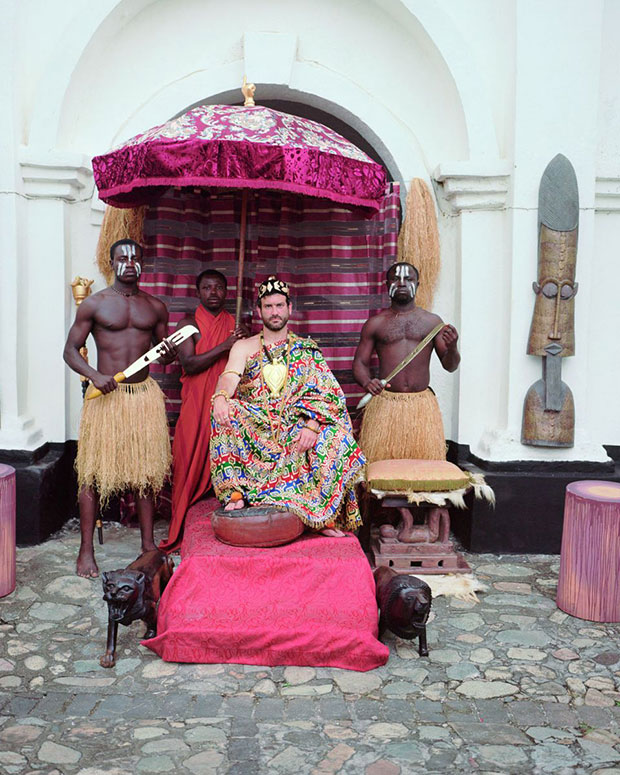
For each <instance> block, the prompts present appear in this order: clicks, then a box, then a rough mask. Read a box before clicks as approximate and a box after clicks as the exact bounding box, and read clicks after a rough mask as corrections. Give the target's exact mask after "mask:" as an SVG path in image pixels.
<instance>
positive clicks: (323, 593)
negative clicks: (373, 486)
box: [143, 500, 389, 671]
mask: <svg viewBox="0 0 620 775" xmlns="http://www.w3.org/2000/svg"><path fill="white" fill-rule="evenodd" d="M217 506H218V504H217V502H216V501H214V500H209V501H201V502H200V503H197V504H196V505H195V506H193V507H192V508H191V509H190V510H189V513H188V515H187V522H186V526H185V535H184V538H183V546H182V550H181V555H182V561H181V564H180V565H179V567H178V568H177V570H176V571H175V572H174V575H173V577H172V580H171V581H170V583H169V584H168V587H167V588H166V590H165V592H164V594H163V595H162V598H161V601H160V604H159V615H158V635H157V637H155V638H152V639H151V640H146V641H143V645H145V646H148V648H150V649H152V650H153V651H154V652H155V653H156V654H159V656H160V657H161V658H162V659H164V660H165V661H167V662H205V663H227V662H235V663H239V664H251V665H312V666H314V667H343V668H347V669H349V670H362V671H365V670H372V669H373V668H375V667H378V666H379V665H383V664H385V662H386V661H387V658H388V656H389V649H388V648H387V647H386V646H384V645H383V644H382V643H381V642H380V641H378V640H377V604H376V601H375V584H374V579H373V576H372V572H371V570H370V566H369V565H368V561H367V560H366V557H365V556H364V553H363V552H362V550H361V547H360V545H359V542H358V541H357V539H356V538H355V537H354V536H347V537H346V538H328V537H326V536H317V535H308V534H304V535H303V536H302V537H301V538H299V539H297V540H296V541H294V542H293V543H291V544H287V545H286V546H277V547H271V548H268V549H256V548H250V547H237V546H228V545H226V544H223V543H221V542H220V541H218V540H217V539H216V538H215V535H214V534H213V530H212V528H211V522H210V518H209V515H210V513H211V512H212V511H213V509H214V508H217Z"/></svg>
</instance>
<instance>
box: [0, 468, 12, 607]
mask: <svg viewBox="0 0 620 775" xmlns="http://www.w3.org/2000/svg"><path fill="white" fill-rule="evenodd" d="M14 589H15V469H14V468H12V467H11V466H7V465H4V464H3V463H0V597H4V596H5V595H10V594H11V592H12V591H13V590H14Z"/></svg>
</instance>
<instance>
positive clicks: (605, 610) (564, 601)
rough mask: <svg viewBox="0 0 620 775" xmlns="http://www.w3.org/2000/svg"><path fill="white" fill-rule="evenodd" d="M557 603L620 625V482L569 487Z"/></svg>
mask: <svg viewBox="0 0 620 775" xmlns="http://www.w3.org/2000/svg"><path fill="white" fill-rule="evenodd" d="M556 602H557V604H558V608H561V609H562V610H563V611H566V613H567V614H570V615H571V616H576V617H578V618H579V619H589V620H590V621H593V622H620V484H617V483H616V482H604V481H588V480H586V481H583V482H571V483H570V484H569V485H568V486H567V488H566V500H565V505H564V532H563V533H562V553H561V557H560V577H559V580H558V591H557V598H556Z"/></svg>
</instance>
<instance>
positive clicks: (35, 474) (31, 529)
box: [0, 441, 77, 546]
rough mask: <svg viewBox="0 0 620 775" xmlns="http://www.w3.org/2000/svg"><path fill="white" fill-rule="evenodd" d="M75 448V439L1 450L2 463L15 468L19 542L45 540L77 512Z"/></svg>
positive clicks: (0, 460)
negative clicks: (30, 449) (29, 448)
mask: <svg viewBox="0 0 620 775" xmlns="http://www.w3.org/2000/svg"><path fill="white" fill-rule="evenodd" d="M75 451H76V442H75V441H67V442H66V443H64V444H44V445H43V446H42V447H39V449H37V450H35V451H34V452H24V451H19V450H18V451H15V450H0V463H6V464H7V465H10V466H13V468H15V478H16V488H17V545H18V546H29V545H31V544H38V543H41V541H45V539H46V538H48V537H49V536H50V535H51V534H52V533H54V532H55V531H56V530H59V529H60V528H61V527H62V526H63V525H64V524H65V522H66V521H67V520H68V519H69V518H70V517H73V516H76V515H77V482H76V478H75V472H74V470H73V461H74V460H75Z"/></svg>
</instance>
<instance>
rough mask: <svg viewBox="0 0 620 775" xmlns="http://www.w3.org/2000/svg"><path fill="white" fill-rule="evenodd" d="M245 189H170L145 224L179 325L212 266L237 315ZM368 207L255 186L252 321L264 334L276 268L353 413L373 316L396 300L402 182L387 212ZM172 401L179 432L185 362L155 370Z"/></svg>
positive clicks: (151, 287)
mask: <svg viewBox="0 0 620 775" xmlns="http://www.w3.org/2000/svg"><path fill="white" fill-rule="evenodd" d="M240 213H241V193H240V192H239V191H233V192H231V191H225V192H205V191H198V190H197V191H196V192H195V193H194V192H191V191H190V192H188V191H187V190H183V189H180V190H174V189H170V190H168V191H167V192H166V193H165V194H164V195H163V196H162V197H160V198H159V199H158V200H157V202H156V203H155V204H153V205H152V206H151V207H150V208H149V210H148V213H147V216H146V219H145V224H144V236H145V245H144V248H145V252H144V267H143V274H142V277H141V280H140V287H141V288H142V289H143V290H145V291H147V292H149V293H152V294H153V295H155V296H157V297H158V298H160V299H161V300H162V301H163V302H164V303H165V304H166V305H167V307H168V310H169V312H170V325H171V328H172V327H174V326H175V325H176V323H177V322H178V321H179V320H180V319H181V318H182V317H183V316H184V315H185V314H187V313H188V312H190V311H193V310H194V309H195V307H196V305H197V303H198V300H197V298H196V293H195V279H196V276H197V275H198V274H199V273H200V272H201V271H202V270H203V269H207V268H213V269H218V270H219V271H221V272H223V274H224V275H226V277H227V278H228V291H229V293H228V302H227V309H228V310H229V311H230V312H231V313H233V314H234V308H235V296H236V290H237V289H236V284H237V253H238V249H239V223H240V220H241V214H240ZM364 216H365V211H363V210H362V209H359V208H350V207H345V206H342V205H336V204H332V203H330V202H327V201H325V200H322V199H312V198H309V197H301V196H296V195H292V194H280V193H278V192H273V191H264V192H263V191H259V192H249V199H248V219H247V221H248V223H247V232H246V234H247V236H246V263H245V267H246V270H245V280H244V284H243V299H244V322H245V323H246V324H247V325H248V326H249V327H250V328H251V330H252V331H253V332H256V331H258V330H259V321H258V318H257V314H256V311H255V309H254V305H255V299H256V293H257V289H258V285H259V284H260V283H261V282H262V281H263V280H264V279H265V278H266V277H268V276H269V275H270V274H276V275H277V276H278V277H279V278H281V279H283V280H286V282H287V283H288V284H289V286H290V288H291V295H292V298H293V314H292V318H291V329H292V330H293V331H294V332H295V333H297V334H299V335H301V336H312V337H313V338H314V339H315V340H316V341H317V342H318V344H319V346H320V347H321V349H322V351H323V354H324V355H325V358H326V360H327V362H328V363H329V365H330V367H331V368H332V370H333V371H334V374H335V375H336V378H337V379H338V381H339V382H340V384H341V385H342V388H343V390H344V392H345V395H346V396H347V401H348V404H349V409H350V410H351V409H353V407H354V406H355V403H356V402H357V400H358V398H359V397H360V396H361V390H360V388H359V386H358V385H356V384H355V382H354V380H353V375H352V372H351V364H352V359H353V354H354V352H355V348H356V346H357V343H358V341H359V334H360V330H361V327H362V325H363V323H364V322H365V321H366V320H367V318H368V317H369V316H370V315H372V314H374V313H376V312H377V311H379V310H380V309H381V308H383V307H384V306H386V305H387V303H388V301H389V300H388V297H387V294H386V292H385V279H384V272H385V269H386V268H387V267H388V266H389V265H390V264H391V263H393V262H394V261H395V260H396V251H397V238H398V228H399V222H400V200H399V192H398V186H397V184H392V187H391V189H390V191H389V193H387V194H386V196H385V199H384V201H383V206H382V208H381V211H380V212H379V213H377V214H376V215H375V216H373V217H371V218H365V217H364ZM152 373H153V376H154V377H155V378H156V379H157V380H158V382H159V383H160V385H161V387H162V389H163V391H164V393H165V394H166V398H167V410H168V416H169V419H170V426H171V429H172V432H174V431H173V429H174V425H175V423H176V420H177V417H178V412H179V407H180V382H179V375H180V367H179V365H178V364H172V365H171V366H167V367H161V366H155V367H154V368H152Z"/></svg>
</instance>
